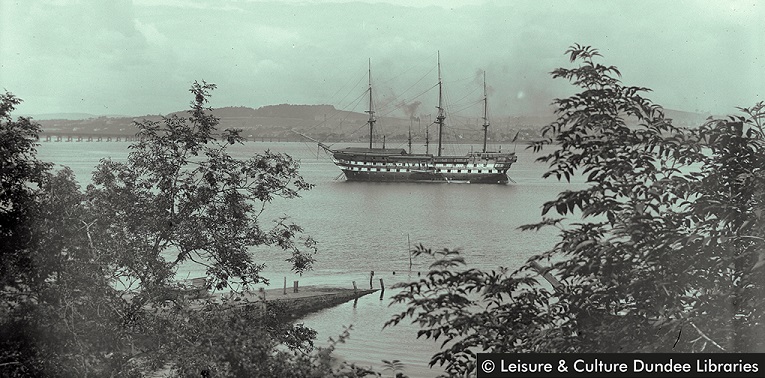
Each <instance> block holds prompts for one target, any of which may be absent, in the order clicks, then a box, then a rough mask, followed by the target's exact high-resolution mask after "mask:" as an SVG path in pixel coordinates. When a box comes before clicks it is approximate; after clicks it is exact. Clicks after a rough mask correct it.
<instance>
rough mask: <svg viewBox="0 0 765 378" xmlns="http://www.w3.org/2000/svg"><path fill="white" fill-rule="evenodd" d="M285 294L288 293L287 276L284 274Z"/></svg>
mask: <svg viewBox="0 0 765 378" xmlns="http://www.w3.org/2000/svg"><path fill="white" fill-rule="evenodd" d="M284 295H287V276H284Z"/></svg>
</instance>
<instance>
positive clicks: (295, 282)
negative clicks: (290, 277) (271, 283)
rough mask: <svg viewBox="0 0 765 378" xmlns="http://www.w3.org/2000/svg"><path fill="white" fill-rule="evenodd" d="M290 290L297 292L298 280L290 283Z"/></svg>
mask: <svg viewBox="0 0 765 378" xmlns="http://www.w3.org/2000/svg"><path fill="white" fill-rule="evenodd" d="M292 292H293V293H297V292H298V282H297V281H294V282H293V283H292Z"/></svg>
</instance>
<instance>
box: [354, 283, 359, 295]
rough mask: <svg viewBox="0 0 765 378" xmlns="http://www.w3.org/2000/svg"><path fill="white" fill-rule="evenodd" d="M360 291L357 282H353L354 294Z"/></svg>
mask: <svg viewBox="0 0 765 378" xmlns="http://www.w3.org/2000/svg"><path fill="white" fill-rule="evenodd" d="M357 291H359V288H357V287H356V281H353V292H354V293H355V292H357Z"/></svg>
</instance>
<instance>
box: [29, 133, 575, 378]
mask: <svg viewBox="0 0 765 378" xmlns="http://www.w3.org/2000/svg"><path fill="white" fill-rule="evenodd" d="M129 144H130V143H129V142H42V143H41V144H40V147H39V148H38V156H39V158H40V159H41V160H44V161H50V162H53V163H56V164H58V165H65V166H69V167H70V168H72V170H73V171H74V172H75V174H76V175H77V179H78V181H79V182H80V184H81V185H82V187H83V188H84V187H85V186H86V185H87V183H88V182H90V174H91V172H92V170H93V168H94V167H95V166H96V164H98V162H99V160H100V159H102V158H107V157H108V158H111V159H113V160H118V161H124V160H125V159H126V157H127V154H128V146H129ZM338 146H340V147H345V146H351V145H350V144H343V145H339V144H338ZM451 147H457V148H462V149H463V151H462V152H461V153H465V152H467V151H468V150H469V149H470V147H469V146H450V148H451ZM266 149H270V150H271V151H274V152H284V153H288V154H290V155H292V156H293V157H295V158H297V159H300V162H301V170H300V171H301V174H302V176H303V177H304V178H305V179H306V180H307V181H308V182H311V183H313V184H315V187H314V188H313V189H312V190H310V191H308V192H304V193H303V194H302V196H301V198H299V199H294V200H289V201H287V200H277V201H275V202H274V203H272V204H271V206H269V207H268V210H267V214H266V215H267V216H268V218H263V217H262V218H261V219H263V220H265V219H274V218H276V217H279V216H283V215H285V214H286V215H288V216H289V217H290V220H292V221H293V222H295V223H297V224H299V225H301V226H302V227H303V228H304V231H305V233H306V234H307V235H311V236H312V237H313V238H314V239H316V240H317V241H318V247H319V252H318V254H317V255H316V260H317V261H316V263H315V265H314V269H313V271H311V272H309V273H306V274H303V275H302V276H298V275H296V274H294V273H292V272H290V269H289V264H288V263H287V262H285V261H284V260H285V259H286V258H287V257H288V256H287V254H286V253H285V252H282V251H279V250H273V249H271V250H269V249H258V250H254V251H253V253H254V255H255V261H256V262H264V263H266V264H267V267H266V270H265V271H264V275H265V277H267V278H269V279H270V280H271V286H272V287H281V285H282V282H283V280H284V279H285V277H286V279H287V281H288V282H289V285H292V281H295V280H299V282H300V285H301V286H304V285H324V286H336V287H338V286H339V287H352V282H353V281H355V282H356V283H357V285H358V286H359V287H361V288H366V287H368V286H369V277H370V272H371V271H374V273H375V274H374V281H373V284H374V287H375V288H378V287H379V285H380V282H379V279H380V278H382V279H383V281H384V284H385V287H386V288H387V290H386V291H385V292H384V295H383V297H382V298H381V297H380V295H379V294H372V295H368V296H366V297H363V298H361V299H359V300H358V302H357V303H356V304H354V303H352V302H349V303H346V304H342V305H340V306H337V307H334V308H331V309H327V310H324V311H321V312H318V313H315V314H313V315H310V316H308V317H307V318H305V319H303V320H302V322H303V323H304V324H306V325H307V326H309V327H312V328H314V329H316V330H317V331H318V334H319V336H318V340H317V342H316V344H317V345H319V346H323V345H326V341H327V339H328V338H329V337H333V338H335V339H337V336H338V335H340V334H341V333H342V332H343V329H344V327H348V326H352V330H351V334H350V339H349V340H348V341H347V342H346V343H345V344H342V345H340V346H339V347H338V348H337V350H336V353H335V355H336V356H337V357H338V358H341V359H345V360H347V361H349V362H354V363H356V364H358V365H361V366H372V367H373V368H375V369H376V370H377V371H380V372H382V370H383V364H382V361H381V360H383V359H385V360H400V361H401V362H402V363H403V364H404V373H405V374H407V375H409V376H410V377H432V376H436V375H438V374H440V373H441V372H442V370H441V369H439V368H438V367H434V368H432V369H431V368H429V367H428V361H429V360H430V357H431V356H432V355H433V354H434V353H436V352H437V351H438V347H439V346H440V341H439V342H437V343H436V342H433V341H431V340H424V339H420V340H418V339H417V337H416V335H417V329H418V328H417V327H416V326H414V325H410V324H408V322H404V323H402V324H399V325H398V326H395V327H392V328H385V329H383V324H384V323H385V321H387V320H389V319H390V318H391V316H392V315H393V314H395V313H398V312H400V311H402V310H404V309H405V308H404V307H403V306H399V305H396V306H389V304H390V300H389V297H390V296H391V295H393V294H394V293H395V290H394V289H391V288H390V286H391V285H392V284H394V283H396V282H402V281H406V280H410V279H417V278H418V277H417V273H418V272H421V273H422V274H424V273H425V272H426V271H427V266H428V265H429V263H430V261H429V260H426V259H424V258H419V259H415V260H414V261H413V267H412V271H411V272H410V270H409V248H410V247H414V246H415V245H417V244H420V243H422V244H423V245H425V246H426V247H429V248H433V249H442V248H450V249H457V248H459V249H460V250H461V251H462V254H463V256H464V257H465V259H466V261H467V263H468V265H469V267H476V268H481V269H486V270H492V269H497V268H499V267H507V268H509V269H511V270H513V269H515V268H517V267H519V266H520V265H521V264H523V263H524V262H525V261H526V259H527V258H529V257H530V256H532V255H535V254H539V253H541V252H543V251H545V250H547V249H550V248H551V247H552V246H553V245H554V243H555V241H556V232H554V230H542V231H540V232H521V231H520V230H518V227H519V226H521V225H523V224H528V223H534V222H537V221H539V220H540V219H541V206H542V204H543V203H544V202H545V201H549V200H552V199H554V198H555V197H556V196H557V194H558V193H559V192H561V191H563V190H566V189H569V188H570V187H571V186H570V184H568V183H566V182H558V181H557V180H555V179H542V174H543V173H544V171H545V170H546V165H545V164H542V163H536V162H534V160H535V158H536V157H537V156H538V155H535V154H533V153H532V152H530V151H528V150H525V149H524V147H523V146H521V145H519V146H518V147H517V153H518V155H519V156H518V162H517V163H516V164H515V165H513V167H512V168H511V169H510V171H509V172H508V174H509V177H510V178H511V179H512V182H511V183H510V184H508V185H490V184H407V183H365V182H346V181H344V180H343V179H342V178H339V179H338V178H337V177H338V175H339V174H340V170H339V169H338V168H337V167H335V166H334V164H332V162H331V161H330V159H329V157H328V156H327V155H326V154H324V153H323V152H322V153H318V154H317V150H316V146H315V145H310V144H304V143H276V142H247V143H245V144H244V145H234V146H231V150H230V152H231V153H232V155H234V156H236V157H242V158H245V157H247V156H248V155H249V154H252V153H254V152H262V151H264V150H266ZM507 149H508V147H507V146H505V150H507ZM509 149H513V146H510V147H509ZM455 153H460V151H455ZM262 222H266V221H262ZM262 224H264V223H262ZM264 225H265V224H264ZM202 274H203V270H202V269H199V268H196V267H188V268H186V269H184V270H182V271H180V272H179V273H178V276H179V278H187V277H192V278H193V277H196V276H200V275H202ZM389 373H390V372H388V374H389Z"/></svg>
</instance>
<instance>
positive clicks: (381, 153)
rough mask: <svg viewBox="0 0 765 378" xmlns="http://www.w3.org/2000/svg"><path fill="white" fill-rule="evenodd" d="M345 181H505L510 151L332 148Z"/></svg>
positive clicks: (465, 182) (511, 159) (468, 182)
mask: <svg viewBox="0 0 765 378" xmlns="http://www.w3.org/2000/svg"><path fill="white" fill-rule="evenodd" d="M332 153H333V156H332V160H333V162H334V163H335V165H337V166H338V168H340V169H341V170H342V171H343V173H344V174H345V178H346V180H348V181H364V182H433V183H459V184H507V182H508V181H509V179H508V177H507V170H508V169H510V166H511V165H512V164H513V163H514V162H515V161H516V160H517V158H516V156H515V154H513V153H496V152H495V153H486V152H483V153H471V154H468V155H465V156H433V155H429V154H407V153H406V152H405V151H404V150H386V149H359V148H348V149H345V150H335V151H332Z"/></svg>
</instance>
